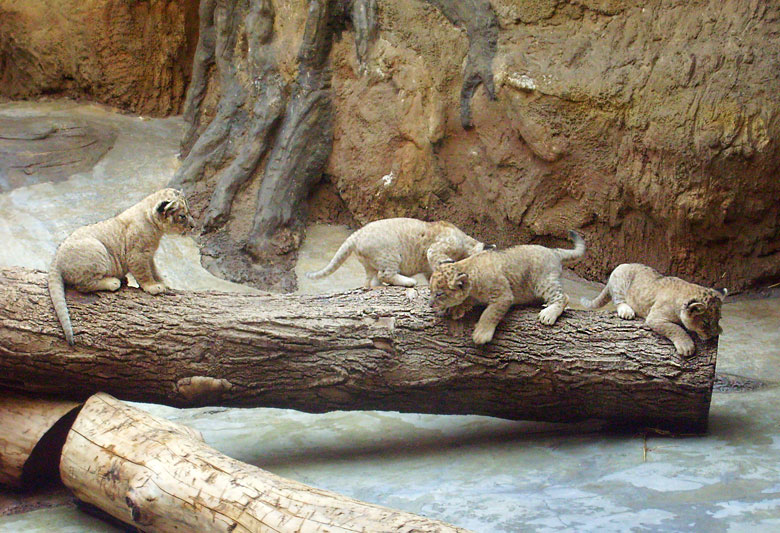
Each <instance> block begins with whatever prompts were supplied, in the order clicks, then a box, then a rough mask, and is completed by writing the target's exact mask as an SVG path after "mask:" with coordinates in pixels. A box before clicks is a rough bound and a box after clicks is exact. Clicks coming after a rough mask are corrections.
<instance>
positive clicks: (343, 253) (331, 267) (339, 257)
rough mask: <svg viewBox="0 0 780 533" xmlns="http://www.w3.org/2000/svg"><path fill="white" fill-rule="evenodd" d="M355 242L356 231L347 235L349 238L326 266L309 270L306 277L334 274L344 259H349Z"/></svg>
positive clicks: (322, 276)
mask: <svg viewBox="0 0 780 533" xmlns="http://www.w3.org/2000/svg"><path fill="white" fill-rule="evenodd" d="M356 233H357V232H356ZM354 243H355V233H353V234H352V235H350V236H349V237H347V240H346V241H344V243H343V244H342V245H341V246H340V247H339V249H338V251H337V252H336V255H334V256H333V259H331V260H330V263H328V265H327V266H326V267H325V268H323V269H322V270H317V271H316V272H307V273H306V277H307V278H310V279H320V278H324V277H325V276H329V275H331V274H333V273H334V272H335V271H336V270H337V269H338V268H339V267H340V266H341V265H343V264H344V261H346V260H347V258H348V257H349V254H351V253H352V249H353V248H354Z"/></svg>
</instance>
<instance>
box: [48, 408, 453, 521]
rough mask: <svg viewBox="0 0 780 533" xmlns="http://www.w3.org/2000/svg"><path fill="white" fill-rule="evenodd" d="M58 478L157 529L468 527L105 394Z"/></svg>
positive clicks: (69, 443) (79, 422)
mask: <svg viewBox="0 0 780 533" xmlns="http://www.w3.org/2000/svg"><path fill="white" fill-rule="evenodd" d="M60 475H61V476H62V481H63V483H65V485H66V486H67V487H68V488H70V489H71V490H72V491H73V492H74V494H75V495H76V497H77V498H79V499H80V500H82V501H85V502H87V503H90V504H92V505H94V506H96V507H98V508H100V509H102V510H103V511H106V512H107V513H109V514H111V515H112V516H114V517H116V518H118V519H120V520H122V521H123V522H127V523H129V524H132V525H134V526H136V527H138V528H140V529H141V530H143V531H146V532H150V533H151V532H167V531H197V532H199V533H209V532H220V533H222V532H226V531H232V532H233V533H249V532H261V531H311V532H316V531H332V532H354V531H422V532H426V531H429V532H432V531H436V532H441V533H447V532H452V533H454V532H457V531H465V530H463V529H459V528H456V527H453V526H450V525H447V524H445V523H443V522H439V521H436V520H430V519H427V518H423V517H421V516H417V515H414V514H411V513H406V512H402V511H395V510H393V509H388V508H385V507H380V506H378V505H371V504H367V503H363V502H359V501H357V500H353V499H351V498H347V497H345V496H340V495H338V494H335V493H332V492H328V491H325V490H320V489H316V488H313V487H309V486H307V485H304V484H302V483H298V482H296V481H290V480H287V479H283V478H281V477H279V476H276V475H274V474H271V473H269V472H266V471H264V470H261V469H260V468H257V467H254V466H251V465H248V464H245V463H242V462H240V461H236V460H235V459H231V458H229V457H227V456H225V455H222V454H221V453H219V452H218V451H216V450H214V449H213V448H210V447H209V446H207V445H206V444H204V443H203V439H202V437H201V436H200V434H199V433H198V432H197V431H195V430H192V429H190V428H187V427H185V426H181V425H179V424H175V423H173V422H169V421H167V420H163V419H160V418H157V417H154V416H152V415H150V414H148V413H146V412H144V411H141V410H139V409H136V408H134V407H131V406H129V405H126V404H123V403H122V402H120V401H118V400H117V399H116V398H113V397H111V396H109V395H108V394H102V393H101V394H96V395H94V396H92V397H91V398H90V399H89V400H88V401H87V402H86V404H85V405H84V408H83V409H82V411H81V413H80V414H79V416H78V418H77V419H76V421H75V422H74V424H73V427H72V429H71V431H70V433H69V434H68V438H67V440H66V441H65V446H64V447H63V449H62V460H61V462H60Z"/></svg>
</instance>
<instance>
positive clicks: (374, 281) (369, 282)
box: [363, 263, 382, 289]
mask: <svg viewBox="0 0 780 533" xmlns="http://www.w3.org/2000/svg"><path fill="white" fill-rule="evenodd" d="M363 268H364V269H365V271H366V284H365V287H366V288H367V289H373V288H374V287H378V286H379V285H381V284H382V282H381V281H379V278H378V277H377V270H376V269H375V268H374V267H372V266H371V265H367V264H365V263H363Z"/></svg>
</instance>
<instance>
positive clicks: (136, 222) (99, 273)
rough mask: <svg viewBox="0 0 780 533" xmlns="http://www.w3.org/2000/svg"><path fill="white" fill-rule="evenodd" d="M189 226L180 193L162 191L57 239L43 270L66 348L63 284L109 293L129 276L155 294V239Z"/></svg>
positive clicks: (159, 286) (69, 334)
mask: <svg viewBox="0 0 780 533" xmlns="http://www.w3.org/2000/svg"><path fill="white" fill-rule="evenodd" d="M193 227H195V221H194V220H193V219H192V216H190V211H189V207H188V206H187V201H186V200H185V199H184V196H183V195H182V193H181V192H180V191H177V190H176V189H163V190H161V191H157V192H155V193H153V194H151V195H149V196H147V197H146V198H144V199H143V200H141V201H140V202H138V203H137V204H135V205H134V206H132V207H130V208H129V209H126V210H125V211H123V212H122V213H120V214H119V215H117V216H115V217H113V218H109V219H108V220H103V221H101V222H97V223H95V224H90V225H89V226H84V227H81V228H78V229H76V230H75V231H74V232H73V233H71V234H70V235H69V236H68V237H67V238H66V239H65V240H64V241H62V243H61V244H60V246H59V247H58V248H57V252H56V253H55V255H54V261H53V262H52V264H51V268H50V269H49V295H50V296H51V301H52V303H53V304H54V310H55V311H56V312H57V318H58V319H59V321H60V324H61V325H62V329H63V331H64V332H65V339H66V340H67V341H68V344H70V345H73V343H74V340H73V327H72V325H71V322H70V314H69V313H68V306H67V304H66V302H65V285H66V284H67V285H70V286H72V287H74V288H75V289H76V290H78V291H81V292H94V291H115V290H117V289H119V287H121V285H122V282H121V279H122V278H124V277H125V276H126V275H127V274H128V273H130V274H132V275H133V277H134V278H135V279H136V281H138V284H139V285H140V286H141V288H142V289H143V290H144V291H146V292H148V293H150V294H159V293H161V292H163V291H164V290H165V285H163V282H162V280H161V279H160V275H159V273H158V272H157V267H156V266H155V264H154V253H155V252H156V251H157V246H158V245H159V244H160V238H161V237H162V236H163V234H164V233H179V234H180V233H184V232H185V231H188V230H190V229H192V228H193Z"/></svg>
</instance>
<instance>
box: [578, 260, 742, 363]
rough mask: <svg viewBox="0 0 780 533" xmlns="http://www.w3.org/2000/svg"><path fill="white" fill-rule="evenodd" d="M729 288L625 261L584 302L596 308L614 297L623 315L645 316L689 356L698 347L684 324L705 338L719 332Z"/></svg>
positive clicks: (648, 322) (629, 316)
mask: <svg viewBox="0 0 780 533" xmlns="http://www.w3.org/2000/svg"><path fill="white" fill-rule="evenodd" d="M726 292H727V291H726V290H725V289H724V291H723V292H720V291H717V290H715V289H708V288H707V287H702V286H701V285H696V284H695V283H689V282H687V281H685V280H682V279H680V278H675V277H671V276H663V275H661V274H660V273H658V272H657V271H656V270H655V269H653V268H650V267H649V266H645V265H640V264H638V263H626V264H623V265H619V266H617V267H616V268H615V270H613V271H612V274H610V275H609V281H608V282H607V285H606V287H604V290H602V291H601V294H599V295H598V296H596V298H594V299H593V300H588V299H587V298H582V300H581V303H582V305H583V306H585V307H586V308H588V309H597V308H599V307H603V306H605V305H606V304H607V303H608V302H609V301H610V299H611V300H612V301H613V302H615V305H616V306H617V314H618V316H619V317H620V318H624V319H626V320H631V319H632V318H634V317H635V316H636V315H639V316H641V317H643V318H644V319H645V324H647V325H648V326H650V328H651V329H652V330H653V331H655V332H656V333H658V334H660V335H663V336H664V337H666V338H667V339H669V340H670V341H672V342H673V343H674V347H675V349H676V350H677V353H678V354H680V355H682V356H684V357H687V356H690V355H692V354H693V352H694V351H695V349H696V347H695V346H694V344H693V340H692V339H691V337H690V335H688V334H687V333H686V332H685V329H683V328H682V327H681V325H682V326H685V328H686V329H688V330H690V331H693V332H695V333H696V334H697V335H698V336H699V337H701V338H702V339H703V340H707V339H709V338H710V337H717V336H718V335H720V333H721V332H722V330H721V327H720V325H719V322H720V308H721V304H722V302H723V299H724V298H725V297H726Z"/></svg>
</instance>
